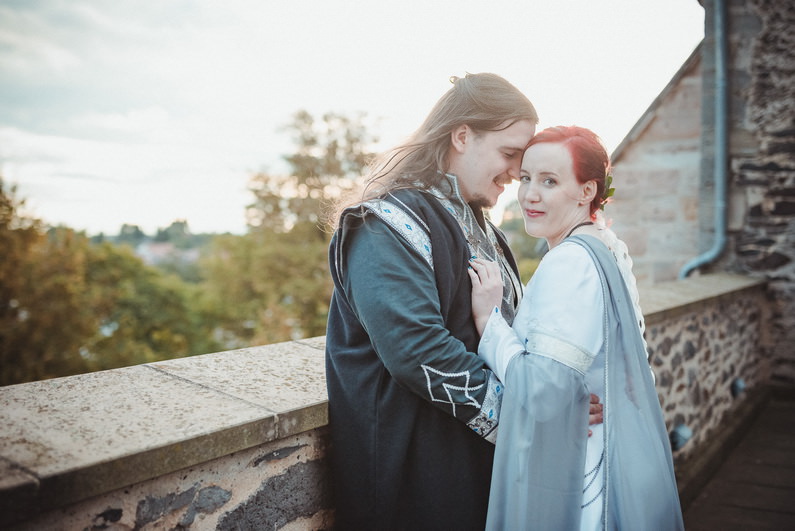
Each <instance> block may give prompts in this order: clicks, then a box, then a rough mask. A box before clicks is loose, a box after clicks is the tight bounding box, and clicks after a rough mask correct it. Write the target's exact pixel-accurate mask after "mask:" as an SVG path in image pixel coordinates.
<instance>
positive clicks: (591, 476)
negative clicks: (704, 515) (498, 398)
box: [478, 228, 683, 531]
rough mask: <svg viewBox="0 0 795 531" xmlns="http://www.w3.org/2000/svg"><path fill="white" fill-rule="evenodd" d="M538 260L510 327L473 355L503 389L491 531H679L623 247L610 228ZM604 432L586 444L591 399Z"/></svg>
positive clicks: (489, 334)
mask: <svg viewBox="0 0 795 531" xmlns="http://www.w3.org/2000/svg"><path fill="white" fill-rule="evenodd" d="M598 235H599V237H598V238H597V237H594V236H573V237H569V238H567V239H566V240H565V241H564V242H562V243H561V244H560V245H558V246H556V247H555V248H553V249H552V250H551V251H550V252H549V253H547V255H546V256H545V257H544V258H543V260H542V261H541V263H540V264H539V267H538V269H537V271H536V273H535V274H534V275H533V278H532V279H531V280H530V282H529V283H528V285H527V289H526V290H525V294H524V298H523V301H522V304H521V305H520V307H519V309H518V311H517V314H516V317H515V320H514V322H513V327H510V326H508V324H507V323H506V322H505V320H504V319H502V318H501V316H500V314H499V310H497V309H495V314H494V315H493V316H492V317H491V318H490V319H489V321H488V324H487V326H486V329H485V330H484V334H483V337H482V339H481V342H480V345H479V349H478V352H479V354H480V355H481V356H482V357H483V358H484V360H485V361H486V363H487V364H488V365H489V366H490V367H491V368H492V370H494V372H495V374H496V375H497V376H498V378H500V379H501V380H502V381H503V383H504V384H505V394H504V397H503V404H502V411H501V413H500V427H499V434H498V436H497V447H496V454H495V460H494V470H493V474H492V485H491V494H490V498H489V512H488V521H487V529H490V530H522V529H543V530H547V529H567V530H568V529H571V530H577V529H588V530H592V529H632V530H650V531H651V530H653V531H662V530H673V529H683V523H682V515H681V509H680V505H679V497H678V493H677V488H676V480H675V477H674V471H673V461H672V456H671V449H670V443H669V441H668V436H667V431H666V428H665V424H664V421H663V417H662V411H661V408H660V404H659V400H658V397H657V393H656V391H655V388H654V380H653V376H652V373H651V370H650V368H649V365H648V361H647V354H646V348H645V342H644V340H643V336H642V330H643V326H644V325H643V317H642V314H641V312H640V307H639V305H638V297H637V289H636V288H635V283H634V277H633V276H632V273H631V260H630V259H629V256H628V255H627V253H626V246H625V245H624V244H623V242H621V241H620V240H618V239H617V238H616V237H615V235H614V234H613V233H612V231H610V230H609V229H604V228H603V229H602V230H600V231H599V232H598ZM589 393H594V394H596V395H598V396H599V397H600V398H601V401H602V403H603V404H604V408H605V409H604V423H603V424H599V425H595V426H591V429H592V431H593V435H592V436H591V437H587V430H588V397H589Z"/></svg>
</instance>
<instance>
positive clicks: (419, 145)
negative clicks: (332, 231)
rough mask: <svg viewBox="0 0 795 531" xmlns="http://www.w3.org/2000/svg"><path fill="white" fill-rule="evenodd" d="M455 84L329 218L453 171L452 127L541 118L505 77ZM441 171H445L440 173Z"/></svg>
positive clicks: (499, 125)
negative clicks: (449, 156) (450, 164)
mask: <svg viewBox="0 0 795 531" xmlns="http://www.w3.org/2000/svg"><path fill="white" fill-rule="evenodd" d="M450 81H451V82H452V83H453V87H452V88H451V89H450V90H448V91H447V93H445V94H444V96H442V97H441V99H439V101H438V102H437V103H436V105H434V107H433V109H431V112H430V114H428V117H427V118H426V119H425V121H424V122H423V123H422V125H420V127H419V129H417V130H416V131H415V132H414V134H413V135H411V137H409V139H408V140H407V141H406V142H404V143H403V144H400V145H398V146H397V147H394V148H392V149H390V150H388V151H386V152H384V153H383V154H381V155H380V156H379V157H377V158H376V159H375V160H374V161H373V163H372V164H370V166H369V167H368V172H367V173H366V175H365V179H364V184H363V186H362V187H360V188H359V189H358V190H356V191H355V192H354V193H353V194H349V195H348V196H346V197H345V198H343V199H342V200H341V201H340V202H339V203H338V204H337V206H336V209H335V210H334V212H333V214H332V219H330V220H329V221H330V222H331V223H332V225H333V226H336V224H337V222H338V220H339V216H340V214H341V213H342V211H343V210H345V209H346V208H348V207H350V206H353V205H355V204H358V203H360V202H362V201H367V200H369V199H373V198H375V197H379V196H381V195H383V194H386V193H388V192H392V191H395V190H400V189H403V188H418V189H424V190H427V189H429V188H432V187H434V186H436V185H437V184H438V183H439V182H440V179H441V178H442V174H443V173H444V172H446V171H447V168H448V161H447V154H448V152H449V150H450V145H451V141H452V138H451V136H452V135H451V133H452V132H453V131H455V130H456V129H457V128H458V127H459V126H461V125H468V126H469V127H470V128H471V129H472V130H473V131H474V132H475V133H476V134H477V133H479V132H484V131H498V130H502V129H507V128H508V127H510V126H511V125H513V124H514V123H516V122H518V121H520V120H529V121H530V122H532V123H533V124H534V125H535V124H537V123H538V114H537V113H536V110H535V107H533V104H532V103H530V100H529V99H527V97H526V96H525V95H524V94H522V93H521V92H520V91H519V90H518V89H517V88H516V87H514V86H513V85H512V84H511V83H509V82H508V81H506V80H505V79H504V78H502V77H500V76H498V75H496V74H490V73H481V74H466V76H465V77H463V78H459V77H455V76H453V77H451V78H450ZM440 172H441V173H440Z"/></svg>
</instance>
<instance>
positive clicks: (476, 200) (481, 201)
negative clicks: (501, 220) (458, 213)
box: [469, 195, 494, 210]
mask: <svg viewBox="0 0 795 531" xmlns="http://www.w3.org/2000/svg"><path fill="white" fill-rule="evenodd" d="M469 206H470V207H472V208H480V209H481V210H482V209H489V208H491V207H492V206H494V205H492V204H491V201H489V199H488V198H486V197H484V196H482V195H479V196H476V197H473V198H472V200H470V201H469Z"/></svg>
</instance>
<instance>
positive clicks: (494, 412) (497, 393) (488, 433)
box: [467, 372, 503, 444]
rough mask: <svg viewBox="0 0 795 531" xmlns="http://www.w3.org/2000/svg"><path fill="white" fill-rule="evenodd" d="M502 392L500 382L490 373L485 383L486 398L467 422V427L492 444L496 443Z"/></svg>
mask: <svg viewBox="0 0 795 531" xmlns="http://www.w3.org/2000/svg"><path fill="white" fill-rule="evenodd" d="M502 392H503V386H502V382H500V381H499V380H498V379H497V377H496V376H495V375H494V373H493V372H490V373H489V381H488V382H486V396H485V398H483V405H482V406H481V408H480V412H479V413H478V414H477V415H475V417H474V418H473V419H472V420H470V421H469V422H467V426H469V427H470V428H471V429H472V430H473V431H474V432H475V433H477V434H478V435H480V436H481V437H483V438H484V439H486V440H487V441H489V442H490V443H492V444H495V443H496V442H497V423H498V422H499V418H500V406H502Z"/></svg>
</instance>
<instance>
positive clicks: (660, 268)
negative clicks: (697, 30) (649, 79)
mask: <svg viewBox="0 0 795 531" xmlns="http://www.w3.org/2000/svg"><path fill="white" fill-rule="evenodd" d="M700 108H701V54H700V47H699V48H697V49H696V50H695V51H694V52H693V54H692V55H691V57H690V58H689V59H688V60H687V61H686V62H685V64H684V65H683V66H682V68H681V69H680V70H679V72H678V73H677V74H676V75H675V76H674V78H673V79H672V80H671V82H670V83H669V84H668V86H667V87H666V88H665V89H664V90H663V91H662V92H661V93H660V95H659V96H658V97H657V99H656V100H655V101H654V102H653V103H652V104H651V106H650V107H649V109H648V110H647V111H646V113H645V114H644V116H643V117H641V119H640V120H639V121H638V123H637V124H636V125H635V126H634V127H633V129H632V130H631V131H630V132H629V134H628V135H627V137H626V138H625V139H624V141H623V142H622V143H621V144H620V145H619V146H618V147H617V148H616V150H615V151H614V152H613V154H612V156H611V159H612V162H613V186H615V188H616V192H615V195H614V197H613V200H612V201H611V203H610V204H609V205H608V206H607V208H606V209H605V215H606V216H607V218H608V219H611V220H612V227H613V229H614V230H615V231H616V233H617V234H619V235H620V236H621V238H622V239H623V240H624V241H625V242H626V243H627V246H628V247H629V250H630V253H631V254H632V259H633V262H634V266H633V271H634V273H635V276H636V278H637V280H638V284H639V285H651V284H654V283H658V282H664V281H668V280H673V279H675V278H676V277H677V274H678V272H679V269H680V268H681V267H682V265H684V264H685V263H686V262H687V261H688V260H690V259H691V258H692V257H693V256H695V255H696V254H698V237H697V235H698V230H697V229H698V209H699V204H698V187H699V164H700V160H701V153H700V138H701V120H700Z"/></svg>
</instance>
